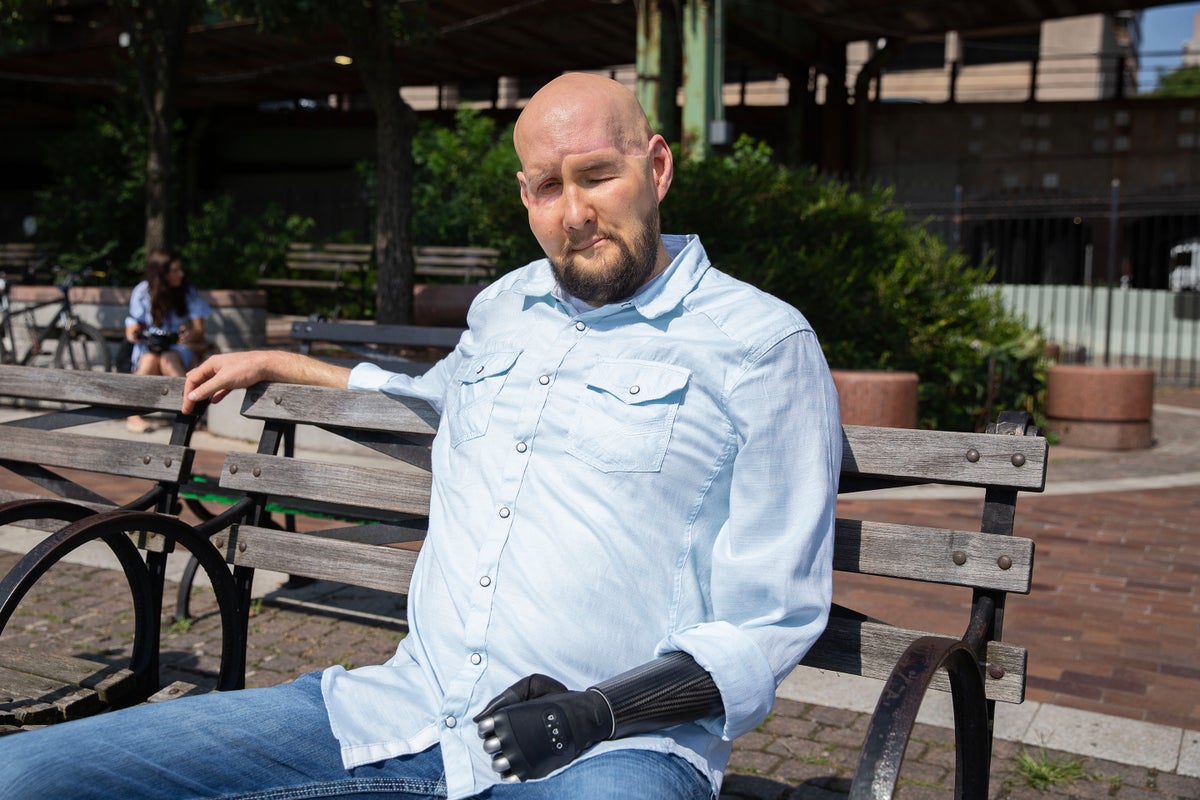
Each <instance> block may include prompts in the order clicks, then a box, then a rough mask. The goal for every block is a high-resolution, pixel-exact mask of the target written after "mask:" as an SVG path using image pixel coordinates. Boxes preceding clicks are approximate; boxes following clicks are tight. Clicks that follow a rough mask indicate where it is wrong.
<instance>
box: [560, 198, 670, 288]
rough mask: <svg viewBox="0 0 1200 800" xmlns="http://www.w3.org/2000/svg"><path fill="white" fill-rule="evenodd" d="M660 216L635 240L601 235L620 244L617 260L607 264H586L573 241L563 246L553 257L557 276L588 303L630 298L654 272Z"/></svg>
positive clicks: (605, 234) (561, 282)
mask: <svg viewBox="0 0 1200 800" xmlns="http://www.w3.org/2000/svg"><path fill="white" fill-rule="evenodd" d="M657 221H658V220H657V217H656V218H655V219H653V220H647V224H646V225H643V226H642V228H641V230H640V231H638V232H637V233H636V234H635V235H634V237H633V240H632V241H626V240H624V239H620V238H617V237H616V236H614V235H612V234H609V233H607V232H605V231H599V232H598V233H599V235H600V236H603V237H604V238H606V239H608V241H609V242H611V243H612V244H614V245H616V248H617V253H616V260H615V261H614V262H613V263H611V264H607V265H603V264H598V265H594V266H588V265H586V264H582V263H581V262H582V259H580V258H579V256H578V254H576V253H574V252H572V250H571V243H570V242H569V241H568V242H567V243H566V244H564V245H563V248H562V250H561V251H560V252H559V253H558V255H557V256H550V266H551V267H552V268H553V270H554V277H555V279H556V280H557V281H558V285H559V286H561V287H562V288H563V289H564V290H565V291H566V292H567V293H568V294H570V295H571V296H572V297H577V298H579V299H580V300H582V301H583V302H585V303H587V304H588V305H592V306H602V305H607V304H608V303H616V302H619V301H621V300H628V299H629V298H630V297H633V295H634V293H635V292H637V290H638V289H640V288H641V287H642V285H643V284H645V283H646V280H647V279H648V278H649V277H650V275H651V273H653V272H654V264H655V260H656V258H657V255H658V245H659V234H658V225H657V224H656V223H657Z"/></svg>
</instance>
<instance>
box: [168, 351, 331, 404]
mask: <svg viewBox="0 0 1200 800" xmlns="http://www.w3.org/2000/svg"><path fill="white" fill-rule="evenodd" d="M349 380H350V370H349V369H347V368H346V367H339V366H335V365H333V364H327V363H325V362H323V361H318V360H316V359H315V358H310V357H308V356H304V355H301V354H299V353H289V352H286V351H284V350H249V351H245V352H237V353H219V354H217V355H215V356H211V357H209V358H206V359H205V360H204V361H202V362H201V363H200V364H199V365H197V366H196V367H193V368H192V370H191V371H190V372H188V374H187V379H186V381H185V382H184V386H183V404H182V406H181V410H182V411H183V413H185V414H190V413H192V411H193V409H195V407H196V404H197V403H199V402H201V401H203V400H210V401H212V402H214V403H219V402H221V400H223V399H224V398H225V395H227V394H229V393H230V392H232V391H233V390H235V389H246V388H248V387H250V386H253V385H254V384H256V383H262V382H263V381H281V382H283V383H301V384H305V385H308V386H330V387H335V388H341V389H345V388H346V384H347V382H348V381H349Z"/></svg>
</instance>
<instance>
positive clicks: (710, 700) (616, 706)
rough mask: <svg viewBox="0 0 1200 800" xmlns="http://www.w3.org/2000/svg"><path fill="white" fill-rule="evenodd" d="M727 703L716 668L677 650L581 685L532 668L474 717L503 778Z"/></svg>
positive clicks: (528, 773)
mask: <svg viewBox="0 0 1200 800" xmlns="http://www.w3.org/2000/svg"><path fill="white" fill-rule="evenodd" d="M722 710H723V706H722V704H721V694H720V692H718V691H717V686H716V684H715V683H713V680H712V676H710V675H709V674H708V672H706V671H705V670H704V668H703V667H701V666H700V665H699V664H697V663H696V662H695V660H694V659H693V658H692V657H691V656H690V655H688V654H687V653H682V652H675V653H668V654H667V655H665V656H662V657H661V658H657V659H655V660H654V661H651V662H649V663H646V664H643V665H642V666H640V667H635V668H634V669H631V670H629V671H628V672H624V673H622V674H620V675H618V676H616V677H615V678H609V679H608V680H606V681H604V682H602V683H598V684H596V685H595V686H592V687H590V688H588V689H587V690H586V691H582V692H578V691H568V690H567V687H565V686H563V685H562V684H561V683H559V682H558V681H556V680H554V679H553V678H549V677H547V676H545V675H530V676H529V677H526V678H522V679H521V680H519V681H517V682H516V683H514V684H513V685H512V686H510V687H508V688H507V689H505V690H504V691H503V692H501V693H500V695H498V696H497V697H495V698H494V699H493V700H492V701H491V702H490V703H488V705H487V707H486V708H485V709H484V710H483V711H481V712H480V713H479V715H478V716H477V717H475V722H476V723H477V724H478V725H479V736H480V738H482V739H483V749H484V750H485V751H487V752H488V753H490V754H491V756H492V768H493V769H495V770H496V772H498V773H500V775H501V777H503V778H504V779H505V780H508V781H518V780H520V781H524V780H530V779H532V778H544V777H545V776H547V775H549V774H550V773H551V772H553V771H554V770H556V769H558V768H559V767H563V766H565V765H567V764H569V763H571V762H572V761H574V760H575V759H576V758H577V757H578V756H579V754H580V753H582V752H583V751H584V750H587V749H588V748H589V747H591V746H592V745H594V744H596V743H597V742H601V741H604V740H606V739H618V738H621V737H623V736H631V735H633V734H635V733H645V732H647V731H653V730H658V729H660V728H668V727H670V726H672V725H678V724H680V723H683V722H691V721H693V720H697V719H701V718H703V717H707V716H711V715H713V714H717V713H719V712H721V711H722Z"/></svg>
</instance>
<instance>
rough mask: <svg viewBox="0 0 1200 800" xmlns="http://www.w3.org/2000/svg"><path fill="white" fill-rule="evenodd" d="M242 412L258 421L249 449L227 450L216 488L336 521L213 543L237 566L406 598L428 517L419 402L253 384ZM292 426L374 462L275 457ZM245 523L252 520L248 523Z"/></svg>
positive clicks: (426, 432)
mask: <svg viewBox="0 0 1200 800" xmlns="http://www.w3.org/2000/svg"><path fill="white" fill-rule="evenodd" d="M242 414H243V415H244V416H246V417H248V418H250V419H254V420H261V421H262V422H263V434H262V438H261V439H260V441H259V447H258V452H257V453H229V454H228V455H227V456H226V459H225V464H224V466H223V468H222V470H221V478H220V486H221V489H223V490H228V491H233V492H238V493H246V494H248V495H250V496H251V497H254V498H257V499H258V501H259V503H260V505H259V508H260V509H264V508H265V507H266V505H267V504H268V503H274V504H275V505H277V506H283V507H285V508H286V507H297V508H300V509H313V508H316V509H319V510H321V511H322V512H323V513H324V514H325V515H330V516H334V517H337V518H338V519H333V520H330V521H328V524H327V526H326V528H325V529H324V530H321V531H311V530H310V531H307V532H305V533H299V534H297V533H290V532H288V531H279V530H277V529H273V528H272V527H268V526H257V525H254V524H244V525H238V526H235V527H234V528H233V529H231V530H230V531H228V532H227V533H219V534H217V535H216V536H214V537H213V541H214V542H215V543H217V546H218V548H219V549H221V550H222V551H223V552H224V553H225V556H226V559H227V560H228V561H229V562H230V563H232V564H235V565H237V566H242V567H250V568H256V569H269V570H272V571H276V572H284V573H287V574H291V575H301V576H305V577H310V578H320V579H326V580H334V581H339V582H342V583H350V584H355V585H360V586H367V587H371V588H376V589H384V590H389V591H396V592H401V593H404V592H407V589H408V577H409V576H410V575H411V572H412V565H413V563H414V561H415V558H416V547H417V545H413V546H412V547H409V548H404V547H394V546H392V545H397V544H403V543H405V542H416V543H418V544H419V541H420V540H421V539H422V538H423V534H424V529H425V525H426V518H427V516H428V513H429V490H430V475H429V447H430V443H431V442H432V440H433V434H434V432H435V431H436V428H437V415H436V414H435V413H434V411H433V409H432V408H431V407H429V406H428V404H426V403H424V402H422V401H415V400H401V399H396V398H393V397H390V396H388V395H385V394H383V393H380V392H354V391H350V390H337V389H322V388H315V387H306V386H295V385H290V384H277V383H270V384H260V385H259V386H256V387H253V388H252V389H250V390H249V391H247V393H246V400H245V402H244V404H243V407H242ZM296 425H312V426H316V427H319V428H321V429H323V430H325V431H328V432H331V433H335V434H338V435H340V436H342V437H344V438H345V439H347V440H350V441H353V442H356V443H358V444H361V445H362V446H363V447H364V448H366V451H364V452H372V453H374V454H376V455H379V456H386V457H381V458H376V459H372V460H370V462H369V463H351V464H347V463H345V462H344V461H341V460H334V459H325V458H321V457H319V456H318V457H311V456H309V455H307V454H296V455H293V456H291V457H287V456H284V455H279V454H278V452H279V450H280V447H281V445H282V442H283V440H284V437H285V436H286V435H288V433H289V428H293V427H294V426H296ZM253 521H254V519H253V517H252V523H253Z"/></svg>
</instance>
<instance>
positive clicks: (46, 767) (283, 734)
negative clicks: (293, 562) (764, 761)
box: [0, 673, 712, 800]
mask: <svg viewBox="0 0 1200 800" xmlns="http://www.w3.org/2000/svg"><path fill="white" fill-rule="evenodd" d="M445 796H446V784H445V779H444V774H443V769H442V758H441V752H440V750H439V748H437V747H433V748H431V749H429V750H426V751H424V752H422V753H417V754H415V755H411V756H402V757H399V758H392V759H388V760H386V761H382V762H379V763H376V764H369V765H367V766H362V767H356V768H354V769H351V770H347V769H345V768H344V767H343V766H342V761H341V754H340V750H339V747H338V742H337V740H336V739H335V738H334V737H333V734H332V733H331V732H330V729H329V721H328V717H327V716H326V713H325V704H324V702H323V701H322V699H321V685H320V675H319V674H318V673H310V674H308V675H302V676H301V677H300V678H299V679H297V680H296V681H295V682H294V683H290V684H283V685H280V686H275V687H272V688H269V689H249V690H245V691H240V692H225V693H214V694H209V695H203V696H200V697H186V698H181V699H179V700H171V701H169V702H166V703H157V704H154V705H145V706H137V707H135V708H130V709H127V710H125V711H119V712H114V713H111V714H102V715H100V716H96V717H90V718H88V719H83V720H79V721H76V722H70V723H65V724H62V725H53V726H50V727H48V728H43V729H41V730H37V731H29V732H26V733H17V734H12V735H9V736H5V737H3V738H0V797H3V798H5V800H33V799H34V798H37V800H46V799H47V798H59V797H64V798H65V797H70V798H76V800H84V799H85V798H86V799H88V800H148V799H149V798H156V799H164V798H170V800H186V799H187V798H217V797H219V798H222V800H301V799H302V798H303V799H304V800H308V798H331V797H338V798H363V799H364V800H366V798H382V797H390V798H397V800H417V798H421V799H422V800H424V798H444V797H445ZM711 796H712V793H711V788H710V786H709V784H708V780H707V779H706V778H705V777H704V776H703V775H701V774H700V772H699V771H697V770H696V769H695V768H693V767H692V766H691V765H690V764H688V763H686V762H685V761H683V760H682V759H679V758H676V757H674V756H669V755H663V754H660V753H652V752H648V751H620V752H615V753H608V754H605V755H600V756H597V757H595V758H591V759H587V760H584V761H580V762H579V763H577V764H575V765H574V766H572V767H571V768H570V769H567V770H565V771H564V772H562V773H561V774H559V775H557V776H555V777H554V778H551V779H548V780H546V781H539V782H533V783H522V784H508V783H505V784H498V785H496V786H494V787H492V788H491V789H489V790H487V791H485V792H484V793H483V794H481V795H479V797H481V798H495V800H503V799H506V798H513V800H518V799H519V800H552V798H587V799H588V800H591V799H592V798H597V799H598V800H599V799H601V798H611V800H618V798H620V800H629V799H630V798H639V797H640V798H646V800H662V799H663V798H681V800H683V799H685V798H686V799H687V800H692V798H696V799H697V800H699V799H700V798H705V799H707V798H710V797H711Z"/></svg>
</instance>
